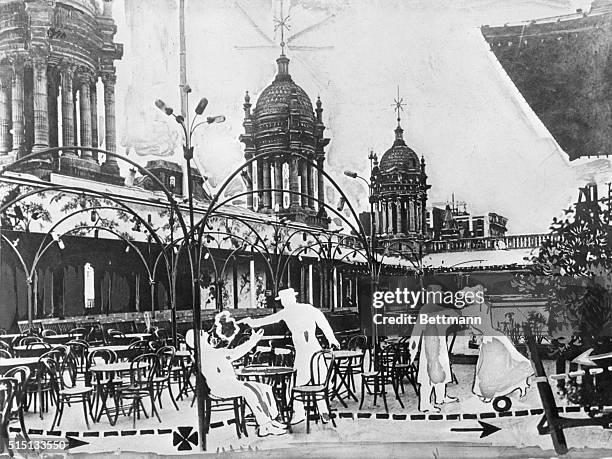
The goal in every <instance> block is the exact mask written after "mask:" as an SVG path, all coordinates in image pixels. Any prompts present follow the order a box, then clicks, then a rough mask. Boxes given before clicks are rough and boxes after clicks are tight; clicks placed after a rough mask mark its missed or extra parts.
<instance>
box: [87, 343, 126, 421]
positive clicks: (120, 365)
mask: <svg viewBox="0 0 612 459" xmlns="http://www.w3.org/2000/svg"><path fill="white" fill-rule="evenodd" d="M106 347H114V346H106ZM131 365H132V362H115V363H100V364H97V365H94V366H92V367H91V368H89V371H90V372H91V373H92V374H93V375H95V377H96V381H97V384H96V391H97V397H98V399H99V400H100V402H101V403H100V410H99V411H98V413H96V417H95V419H96V422H98V421H100V418H101V417H102V415H103V414H106V417H107V418H108V421H109V423H110V424H111V425H113V426H114V425H115V424H116V423H117V418H118V417H119V410H118V408H119V406H118V403H119V394H118V392H117V390H116V389H117V388H116V384H115V383H114V378H115V375H116V374H117V373H124V372H128V371H130V368H131ZM105 374H107V375H108V381H106V383H105V384H103V383H102V378H103V376H104V375H105ZM111 392H112V393H113V397H114V399H115V408H114V409H115V418H114V419H111V413H110V411H109V408H108V406H107V405H106V401H107V400H108V396H109V394H110V393H111ZM96 408H97V402H96Z"/></svg>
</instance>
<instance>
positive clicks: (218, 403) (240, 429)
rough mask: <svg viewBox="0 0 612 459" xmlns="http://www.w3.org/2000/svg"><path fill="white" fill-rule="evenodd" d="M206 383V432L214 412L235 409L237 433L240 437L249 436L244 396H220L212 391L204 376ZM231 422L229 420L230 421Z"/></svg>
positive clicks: (234, 420) (203, 379)
mask: <svg viewBox="0 0 612 459" xmlns="http://www.w3.org/2000/svg"><path fill="white" fill-rule="evenodd" d="M202 381H203V383H204V390H203V392H204V413H205V416H204V428H205V431H206V433H208V431H209V430H210V419H211V416H212V413H215V412H222V411H233V413H234V419H233V423H234V427H235V428H236V435H238V438H241V437H242V434H244V436H245V437H248V436H249V433H248V431H247V427H246V419H245V411H246V402H245V400H244V398H243V397H218V396H216V395H214V394H212V393H211V391H210V388H209V387H208V384H207V383H206V378H204V377H203V378H202ZM228 423H229V421H228Z"/></svg>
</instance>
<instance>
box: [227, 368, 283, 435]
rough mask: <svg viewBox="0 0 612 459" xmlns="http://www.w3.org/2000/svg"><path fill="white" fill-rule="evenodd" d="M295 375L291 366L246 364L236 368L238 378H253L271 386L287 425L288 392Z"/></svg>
mask: <svg viewBox="0 0 612 459" xmlns="http://www.w3.org/2000/svg"><path fill="white" fill-rule="evenodd" d="M294 375H295V368H293V367H271V366H268V365H248V366H246V367H242V368H238V369H236V376H237V377H238V378H239V379H245V380H247V381H248V380H254V381H257V382H262V383H266V384H269V385H270V386H272V393H273V394H274V398H275V399H276V405H277V407H278V411H279V413H280V415H281V416H282V418H283V421H285V423H286V424H287V427H289V423H290V422H291V411H290V409H289V393H290V391H291V385H292V383H293V379H294Z"/></svg>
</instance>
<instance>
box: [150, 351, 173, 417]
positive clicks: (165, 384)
mask: <svg viewBox="0 0 612 459" xmlns="http://www.w3.org/2000/svg"><path fill="white" fill-rule="evenodd" d="M175 353H176V350H175V349H174V347H172V346H164V347H162V348H160V349H158V350H157V352H156V353H155V354H156V355H157V361H158V366H157V372H156V374H155V375H154V376H153V386H154V388H155V399H157V401H158V402H159V408H160V409H162V408H163V406H162V401H161V399H162V392H163V390H164V389H168V394H169V395H170V400H172V404H173V405H174V407H175V408H176V409H177V411H178V409H179V407H178V405H177V404H176V399H175V398H174V393H173V392H172V380H171V377H172V369H173V365H174V363H175Z"/></svg>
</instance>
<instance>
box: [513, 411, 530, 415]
mask: <svg viewBox="0 0 612 459" xmlns="http://www.w3.org/2000/svg"><path fill="white" fill-rule="evenodd" d="M514 415H515V416H529V411H528V410H519V411H515V412H514Z"/></svg>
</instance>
